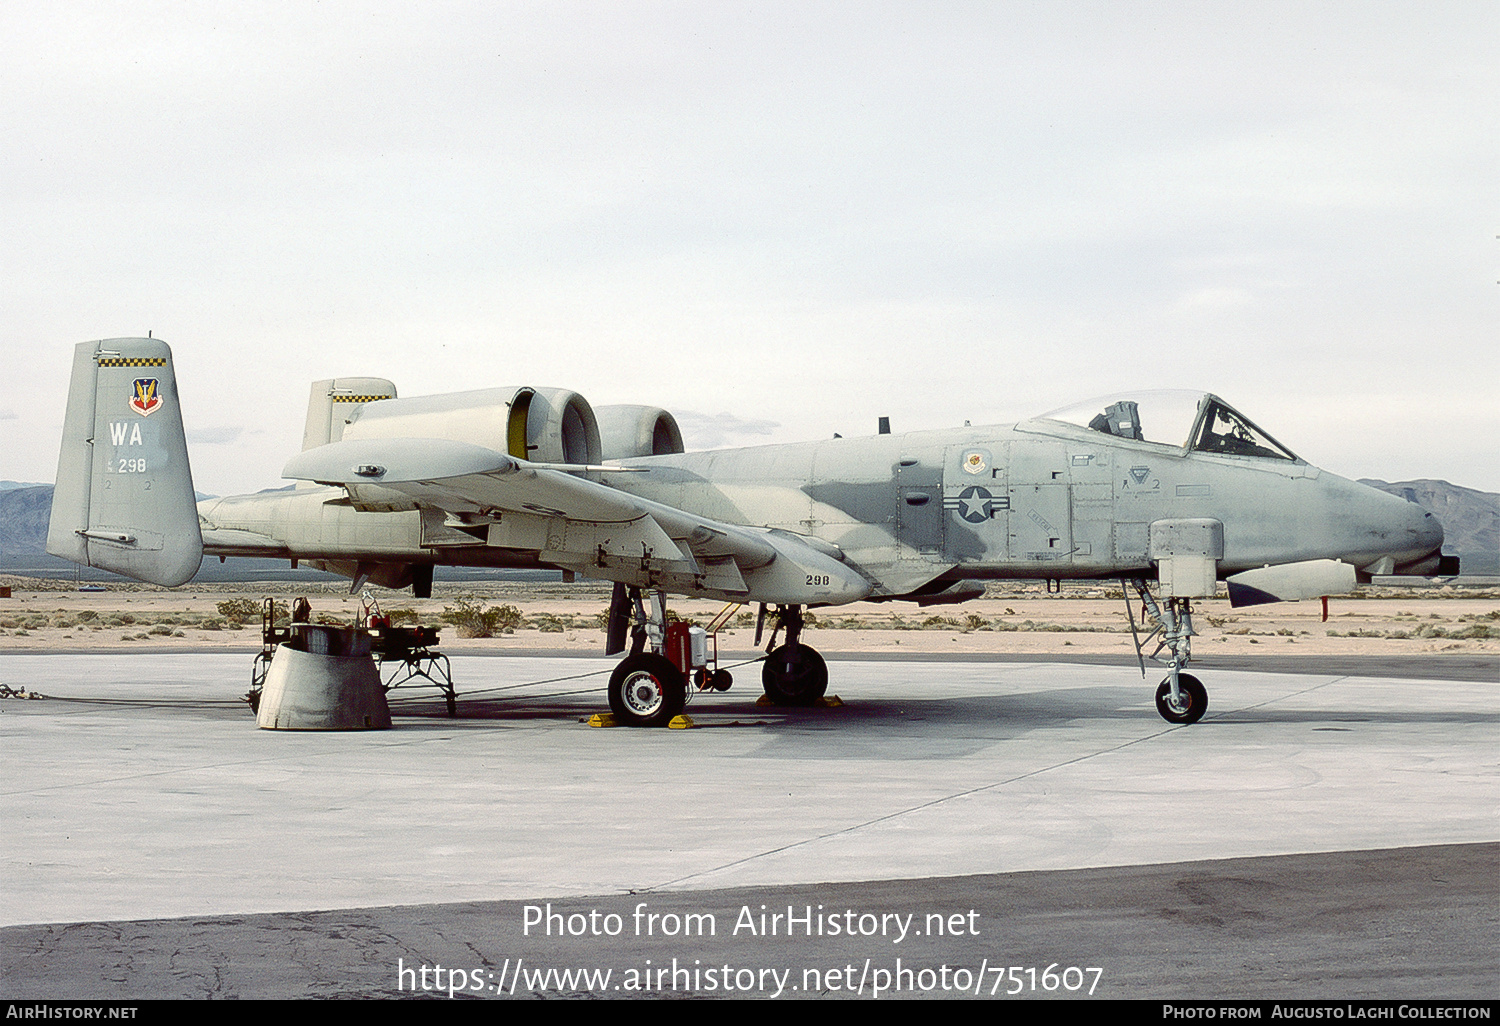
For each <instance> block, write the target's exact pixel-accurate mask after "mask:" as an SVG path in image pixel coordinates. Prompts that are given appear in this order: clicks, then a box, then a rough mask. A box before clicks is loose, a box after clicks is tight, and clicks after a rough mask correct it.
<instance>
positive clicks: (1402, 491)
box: [0, 478, 1500, 575]
mask: <svg viewBox="0 0 1500 1026" xmlns="http://www.w3.org/2000/svg"><path fill="white" fill-rule="evenodd" d="M1360 483H1361V484H1367V485H1370V486H1371V487H1372V488H1379V489H1380V490H1381V491H1384V492H1390V493H1391V494H1392V495H1399V496H1401V497H1402V498H1405V499H1407V500H1409V501H1411V502H1415V503H1417V504H1418V505H1420V506H1421V507H1422V508H1423V509H1426V510H1430V511H1431V512H1432V513H1433V514H1434V515H1435V516H1437V518H1438V519H1439V520H1441V521H1442V522H1443V531H1444V533H1445V538H1444V541H1443V553H1444V554H1445V555H1450V556H1458V557H1459V558H1460V560H1461V566H1462V572H1463V573H1464V574H1466V575H1467V574H1496V573H1500V495H1497V494H1496V493H1494V492H1480V491H1475V490H1474V489H1472V488H1460V487H1459V486H1458V485H1452V484H1449V483H1448V482H1447V481H1433V480H1420V481H1396V482H1394V483H1391V482H1388V481H1376V480H1374V479H1371V478H1364V479H1362V480H1361V481H1360ZM199 498H211V496H203V495H200V496H199ZM51 515H52V486H51V485H49V484H42V485H35V484H19V483H17V482H15V481H0V557H15V556H26V557H30V556H38V555H42V554H44V553H45V552H46V551H47V521H48V519H50V517H51ZM3 563H4V564H9V565H11V566H14V565H15V564H14V561H13V560H11V559H4V560H3ZM61 565H67V564H61ZM4 569H5V566H4V565H0V570H4Z"/></svg>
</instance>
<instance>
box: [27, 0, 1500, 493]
mask: <svg viewBox="0 0 1500 1026" xmlns="http://www.w3.org/2000/svg"><path fill="white" fill-rule="evenodd" d="M0 32H3V36H4V38H5V40H6V44H7V45H6V58H5V61H4V62H3V63H0V104H3V121H0V124H3V126H4V130H3V132H0V175H3V183H4V186H3V189H0V225H3V231H0V272H3V278H0V289H3V291H0V297H3V313H4V318H3V326H0V362H3V369H4V378H5V383H6V386H7V387H6V388H5V389H4V391H3V392H0V441H3V443H4V444H3V448H0V452H3V455H0V478H9V479H15V480H23V481H51V480H52V478H53V475H54V473H55V470H56V459H57V444H58V439H59V437H60V435H61V430H62V411H63V405H64V400H65V395H66V391H67V375H68V370H69V360H70V354H71V351H72V347H73V345H74V344H75V343H78V342H82V341H86V340H90V339H96V338H107V337H114V336H125V335H144V334H146V332H147V331H148V330H150V331H152V332H153V333H154V334H155V335H156V336H157V337H158V338H162V339H165V340H166V341H168V342H169V343H170V344H171V345H172V347H173V351H174V354H175V358H176V364H177V368H178V376H179V383H180V387H181V390H182V401H183V407H184V415H185V418H186V421H187V425H188V429H189V437H190V439H192V440H193V444H192V458H193V469H194V475H195V478H196V483H197V485H198V487H199V489H200V490H203V491H206V492H212V493H217V494H225V493H231V492H240V491H253V490H255V489H258V488H263V487H271V486H277V485H280V484H282V483H284V482H282V481H281V480H280V470H281V467H282V465H283V464H284V462H285V461H286V459H287V458H288V457H289V456H291V455H292V454H293V453H294V452H295V451H296V450H297V449H298V448H299V447H300V444H301V435H302V424H303V416H304V411H305V408H306V402H307V390H308V383H309V382H310V381H311V380H313V379H315V378H319V377H331V376H335V375H363V374H370V375H377V376H381V377H388V378H391V379H392V380H394V381H395V382H396V384H397V386H398V388H399V389H400V391H401V393H402V394H403V395H421V394H426V393H431V392H443V391H454V390H461V389H469V388H480V387H488V386H498V385H506V384H510V385H520V384H529V385H551V386H562V387H568V388H572V389H575V390H577V391H579V392H581V393H582V394H583V395H584V396H586V397H587V398H588V399H589V400H590V401H591V402H592V403H594V404H595V405H603V404H606V403H618V402H645V403H653V404H657V405H661V406H665V407H667V408H669V409H672V410H673V411H675V412H677V413H678V414H679V416H680V418H681V420H682V423H683V426H684V428H685V430H686V433H687V435H688V441H689V444H690V446H693V447H709V446H717V445H739V444H760V443H763V442H772V441H798V440H804V439H811V438H826V437H829V436H831V435H832V434H833V432H835V431H837V432H841V433H843V434H845V435H850V434H857V433H869V432H872V431H873V430H874V427H875V421H876V418H877V417H879V416H882V415H888V416H890V418H891V420H892V423H893V426H894V428H895V430H898V431H900V430H910V429H920V428H936V427H944V426H951V425H956V424H961V423H962V422H963V421H965V420H970V421H972V422H973V423H975V424H981V423H992V422H1006V421H1012V420H1016V419H1021V418H1025V417H1027V416H1030V415H1033V414H1035V413H1039V412H1042V411H1045V410H1047V409H1049V408H1052V407H1055V406H1061V405H1064V404H1066V403H1069V402H1071V401H1073V400H1075V399H1080V398H1086V397H1088V396H1092V395H1098V394H1102V393H1107V392H1111V391H1116V390H1118V389H1120V388H1124V387H1130V388H1136V387H1179V386H1181V387H1193V388H1202V389H1208V390H1211V391H1215V392H1218V393H1219V394H1221V395H1223V396H1224V397H1225V398H1227V399H1228V400H1229V401H1230V402H1231V403H1233V404H1235V405H1237V406H1239V407H1240V408H1241V409H1242V410H1243V411H1244V412H1245V413H1247V414H1248V415H1249V416H1250V417H1251V418H1252V419H1254V420H1256V421H1258V422H1259V423H1260V424H1261V426H1262V427H1264V428H1266V429H1267V430H1268V431H1270V432H1271V433H1272V434H1273V435H1276V436H1277V437H1278V438H1279V439H1280V440H1281V441H1283V442H1285V443H1286V444H1287V445H1289V446H1290V447H1291V448H1293V449H1294V450H1296V451H1297V452H1298V453H1300V454H1301V455H1303V456H1304V457H1306V458H1307V459H1309V460H1310V461H1312V462H1314V463H1316V464H1318V465H1319V466H1322V467H1324V468H1326V469H1328V470H1330V471H1332V472H1334V473H1337V474H1342V475H1344V476H1348V477H1363V476H1371V477H1382V478H1385V479H1387V480H1400V479H1405V478H1411V477H1438V478H1446V479H1447V480H1449V481H1452V482H1453V483H1455V484H1460V485H1465V486H1468V487H1474V488H1482V489H1485V490H1491V491H1500V456H1497V439H1500V357H1497V349H1500V345H1497V343H1500V331H1497V327H1500V309H1497V306H1500V285H1497V283H1496V281H1497V278H1500V241H1497V240H1496V235H1497V233H1500V216H1497V214H1500V209H1497V208H1500V159H1497V157H1500V72H1497V67H1500V61H1497V59H1496V56H1497V54H1500V4H1496V3H1494V2H1493V0H1475V2H1447V3H1444V2H1436V3H1426V4H1420V5H1418V4H1413V3H1409V2H1405V0H1403V2H1398V3H1379V2H1373V0H1361V2H1358V3H1345V4H1339V3H1319V4H1308V3H1304V2H1296V3H1249V2H1246V3H1227V2H1226V3H1201V2H1188V3H1122V2H1104V3H1084V2H1074V3H1070V2H1065V0H1049V2H1036V3H1018V2H1004V0H989V2H982V3H942V2H932V0H923V2H911V3H885V4H882V3H872V2H861V3H852V2H851V3H810V2H806V0H801V2H794V3H791V2H789V3H753V4H734V3H723V2H715V3H625V2H622V3H604V2H598V3H586V4H567V3H557V2H538V3H495V2H482V3H461V2H448V3H434V4H414V3H410V2H403V3H339V2H322V3H308V2H305V0H303V2H297V3H286V4H276V3H247V4H234V3H224V2H218V3H210V4H203V3H160V2H149V0H132V2H131V3H128V4H127V3H96V2H75V3H67V4H43V3H40V2H35V3H33V2H24V0H18V2H14V3H7V4H5V5H4V6H3V8H0Z"/></svg>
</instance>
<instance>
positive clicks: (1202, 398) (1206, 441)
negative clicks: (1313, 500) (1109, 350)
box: [1038, 389, 1297, 460]
mask: <svg viewBox="0 0 1500 1026" xmlns="http://www.w3.org/2000/svg"><path fill="white" fill-rule="evenodd" d="M1038 419H1039V420H1043V421H1047V420H1052V421H1059V422H1061V423H1064V424H1071V425H1074V426H1075V427H1080V428H1086V429H1088V430H1090V431H1098V432H1101V433H1103V434H1106V435H1114V436H1115V437H1116V438H1128V439H1132V440H1134V441H1137V442H1157V443H1159V444H1162V445H1170V446H1174V447H1177V448H1189V447H1191V448H1192V449H1193V450H1195V451H1197V452H1213V453H1222V454H1225V455H1229V456H1260V457H1266V458H1269V459H1278V460H1295V459H1297V457H1296V455H1295V454H1293V453H1292V451H1291V450H1290V449H1288V448H1286V446H1284V445H1282V444H1281V443H1279V442H1277V441H1276V440H1275V439H1274V438H1272V437H1271V436H1270V435H1268V434H1266V433H1265V432H1264V431H1262V430H1260V428H1258V427H1256V426H1255V425H1254V424H1253V423H1252V422H1251V421H1250V419H1249V418H1248V417H1246V416H1245V415H1244V414H1242V413H1240V412H1239V411H1237V410H1235V409H1234V408H1233V407H1231V406H1230V405H1229V404H1228V403H1226V402H1224V400H1222V399H1220V398H1219V397H1218V396H1216V395H1211V394H1209V393H1207V392H1189V391H1181V390H1175V389H1169V390H1153V389H1145V390H1142V391H1139V392H1128V393H1121V394H1119V395H1112V396H1104V397H1102V398H1099V399H1090V400H1088V401H1086V402H1081V403H1076V404H1074V405H1072V406H1064V407H1063V408H1062V409H1060V410H1053V411H1052V412H1051V413H1046V414H1043V415H1042V416H1041V417H1040V418H1038Z"/></svg>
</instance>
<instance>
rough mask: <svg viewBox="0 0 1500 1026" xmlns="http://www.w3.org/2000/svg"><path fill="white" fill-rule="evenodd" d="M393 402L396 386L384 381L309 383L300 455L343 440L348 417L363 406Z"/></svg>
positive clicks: (377, 379)
mask: <svg viewBox="0 0 1500 1026" xmlns="http://www.w3.org/2000/svg"><path fill="white" fill-rule="evenodd" d="M394 398H396V386H395V385H394V384H393V383H392V382H389V381H387V380H386V379H385V378H326V379H324V380H323V381H314V382H313V383H312V393H311V394H310V395H309V396H308V397H307V427H306V428H305V429H304V430H303V432H302V451H303V452H306V451H307V450H308V449H315V448H317V447H318V446H320V445H327V444H328V443H329V442H337V441H338V440H339V439H341V438H343V437H344V425H345V424H346V423H347V422H348V419H349V416H350V415H351V414H352V413H353V412H354V411H355V410H357V409H359V408H360V406H362V405H363V404H365V403H374V402H379V401H380V400H382V399H394Z"/></svg>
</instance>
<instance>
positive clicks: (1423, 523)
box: [1390, 501, 1443, 574]
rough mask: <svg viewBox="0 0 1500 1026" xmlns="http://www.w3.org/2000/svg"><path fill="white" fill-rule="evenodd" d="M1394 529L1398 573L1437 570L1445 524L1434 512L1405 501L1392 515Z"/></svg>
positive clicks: (1392, 532) (1393, 553)
mask: <svg viewBox="0 0 1500 1026" xmlns="http://www.w3.org/2000/svg"><path fill="white" fill-rule="evenodd" d="M1391 519H1392V520H1393V521H1394V523H1392V525H1391V526H1392V527H1393V528H1394V530H1392V531H1391V532H1390V537H1391V539H1392V542H1393V546H1392V551H1391V553H1390V555H1391V556H1392V557H1393V559H1394V561H1395V564H1396V565H1395V572H1396V573H1398V574H1401V573H1406V574H1422V573H1434V572H1436V566H1437V557H1438V553H1439V551H1440V550H1441V549H1442V547H1443V525H1442V522H1441V521H1439V520H1438V518H1437V517H1435V516H1433V515H1432V513H1431V512H1429V511H1428V510H1425V509H1423V508H1422V507H1421V506H1419V505H1418V504H1417V503H1415V502H1411V501H1407V502H1404V503H1402V508H1401V511H1400V513H1399V514H1396V515H1394V516H1393V517H1392V518H1391Z"/></svg>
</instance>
